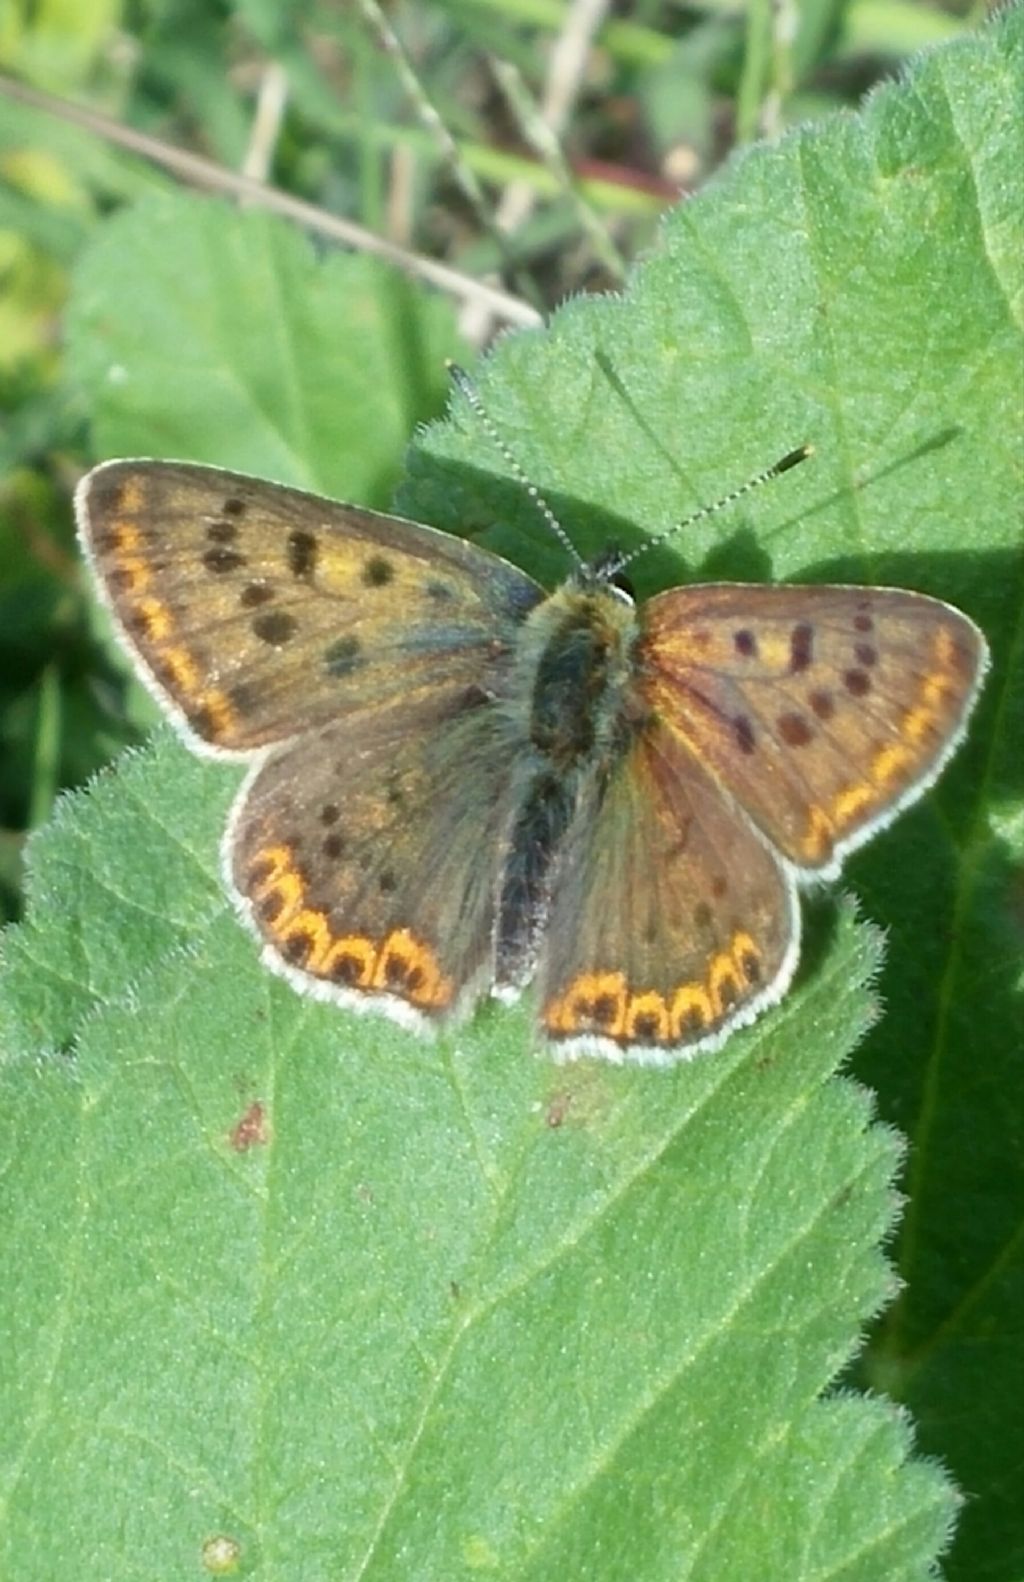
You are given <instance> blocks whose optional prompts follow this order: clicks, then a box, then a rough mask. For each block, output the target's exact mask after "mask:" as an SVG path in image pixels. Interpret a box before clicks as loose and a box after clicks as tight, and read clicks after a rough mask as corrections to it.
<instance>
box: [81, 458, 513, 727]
mask: <svg viewBox="0 0 1024 1582" xmlns="http://www.w3.org/2000/svg"><path fill="white" fill-rule="evenodd" d="M76 506H77V514H78V521H79V529H80V533H81V537H82V542H83V544H84V546H85V549H86V552H87V554H88V556H89V558H90V560H91V562H92V564H93V566H94V568H95V571H96V575H97V579H98V581H99V584H100V586H101V588H102V589H103V591H104V594H105V597H106V599H107V602H108V603H109V605H110V607H111V609H112V611H113V613H114V616H115V618H116V620H117V622H118V625H119V627H120V629H121V632H122V635H123V637H124V640H125V643H126V646H127V647H128V648H129V649H130V650H131V652H132V653H133V654H134V655H135V656H136V657H137V659H138V661H139V663H140V668H141V671H142V673H143V675H144V676H145V678H146V679H147V680H148V682H149V683H150V685H151V687H152V689H153V690H154V692H155V693H156V694H157V696H158V698H159V700H160V701H161V702H162V703H163V704H164V706H165V707H167V708H168V709H169V711H170V712H171V713H172V714H173V715H174V717H175V718H176V719H177V720H178V721H179V723H181V724H182V725H183V726H184V727H185V729H186V732H187V734H188V735H189V737H190V740H191V742H192V745H193V746H194V747H196V748H197V749H198V750H200V751H206V752H213V753H228V754H238V755H242V756H244V755H245V754H246V753H248V752H251V751H252V750H254V749H256V748H259V747H262V746H264V745H266V744H267V743H269V742H275V741H280V740H283V739H285V738H287V737H289V736H292V735H293V734H294V733H295V730H296V728H297V725H299V724H301V726H302V728H303V729H304V730H305V729H314V728H317V727H318V726H320V725H323V724H325V723H326V722H327V721H328V720H331V719H337V718H339V717H347V716H352V715H356V714H358V713H360V712H361V711H365V710H372V711H378V712H379V711H380V710H381V709H384V708H388V707H391V706H392V705H394V704H396V703H399V702H403V701H404V700H406V699H407V698H408V697H409V696H410V695H412V694H421V695H424V696H426V695H429V694H436V693H443V694H445V695H446V696H448V697H456V696H458V695H459V694H460V693H461V692H463V691H465V689H466V688H467V687H474V686H476V685H477V684H478V682H479V681H480V679H481V675H482V673H483V672H485V671H486V670H487V668H488V667H492V666H494V665H496V664H498V665H500V663H501V661H502V658H503V657H504V656H505V655H507V654H510V653H511V650H512V648H513V646H514V643H515V635H516V631H517V628H518V625H519V622H520V621H521V620H522V619H523V617H524V616H525V614H526V613H527V612H528V611H529V610H530V609H531V608H532V606H533V605H534V604H535V603H536V602H537V600H538V599H539V598H541V597H542V596H543V595H542V593H541V590H540V589H539V588H538V587H537V585H536V584H535V583H533V582H532V581H531V580H530V579H529V578H528V577H526V576H525V575H524V574H523V573H522V572H520V571H518V570H516V569H515V567H513V566H510V565H508V564H507V563H506V562H504V561H502V560H500V559H498V557H497V556H494V555H490V554H487V553H486V552H485V551H483V550H481V549H479V548H476V547H475V546H473V545H471V544H467V543H465V542H463V541H462V540H460V539H457V538H453V537H451V536H450V535H449V534H447V533H440V532H437V531H435V530H434V529H432V528H429V527H423V526H420V525H419V524H417V523H414V522H406V521H402V520H401V519H400V518H398V517H392V516H382V515H380V514H379V513H377V512H374V511H367V510H363V509H361V508H360V507H357V506H350V505H339V504H335V503H334V502H332V501H328V500H322V499H319V498H318V497H316V496H315V495H309V494H304V493H302V492H301V491H300V490H298V489H289V488H285V487H283V486H282V485H279V484H271V483H265V482H263V481H261V480H258V479H253V478H247V477H242V476H240V475H239V474H236V473H230V472H222V471H220V470H219V469H217V468H213V467H198V466H191V465H187V464H181V463H176V462H156V461H142V462H134V461H116V462H108V463H106V464H105V465H104V466H101V467H97V468H95V469H94V471H93V472H91V473H89V475H88V476H87V477H86V478H85V479H83V481H82V483H81V485H80V487H79V491H78V495H77V499H76Z"/></svg>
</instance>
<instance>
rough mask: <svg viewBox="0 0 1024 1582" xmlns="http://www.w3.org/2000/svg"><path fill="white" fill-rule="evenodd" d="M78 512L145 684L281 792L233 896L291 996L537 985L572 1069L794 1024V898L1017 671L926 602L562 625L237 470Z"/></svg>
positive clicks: (450, 564) (425, 554)
mask: <svg viewBox="0 0 1024 1582" xmlns="http://www.w3.org/2000/svg"><path fill="white" fill-rule="evenodd" d="M803 454H804V452H798V453H794V455H793V456H790V457H787V458H785V459H784V461H783V462H782V463H780V464H778V466H777V467H776V468H773V469H771V472H773V473H774V472H777V471H782V470H785V468H786V467H788V466H791V465H792V464H793V463H794V462H795V461H796V460H799V459H801V458H802V456H803ZM755 481H759V480H755ZM532 492H533V493H534V494H535V495H536V491H532ZM741 492H742V491H741ZM730 498H732V497H730ZM539 503H540V506H541V509H542V510H544V511H545V513H546V514H547V515H548V516H549V517H550V513H548V512H547V511H546V507H545V506H544V504H543V502H542V501H540V502H539ZM77 510H78V521H79V527H80V531H81V537H82V542H83V544H84V546H85V549H86V552H87V554H88V557H89V559H90V561H91V564H92V566H93V569H94V572H95V575H96V579H97V582H98V584H99V587H100V589H101V591H102V593H103V595H104V597H105V599H106V601H107V603H108V604H109V606H110V608H111V610H112V612H113V614H114V617H115V619H116V622H117V626H118V629H119V631H120V633H121V636H122V639H123V641H124V644H125V646H126V648H127V649H128V651H129V653H130V654H131V656H132V657H133V659H134V660H135V663H136V665H137V667H138V670H139V673H140V675H141V676H142V678H143V680H144V681H146V682H147V684H148V685H149V687H150V689H151V690H152V691H153V692H154V693H155V695H156V697H157V698H158V699H159V701H160V703H161V704H162V705H163V707H164V708H165V710H166V711H167V713H168V714H169V715H170V716H171V718H172V719H174V720H175V721H176V722H177V723H178V725H179V726H180V727H181V728H182V731H183V733H184V735H185V737H186V740H187V741H188V742H189V744H190V745H191V746H192V747H193V748H194V749H195V750H196V751H197V752H200V753H204V754H207V755H210V756H213V757H224V758H237V759H242V760H245V761H247V762H249V763H251V765H252V768H251V771H250V773H249V775H248V777H247V779H246V781H245V784H244V785H243V787H242V789H241V791H240V793H239V795H238V798H237V800H236V802H235V805H234V810H233V812H232V815H231V818H230V821H229V824H228V827H227V830H226V833H225V837H224V842H223V862H224V869H225V873H226V878H227V883H228V885H229V887H230V889H231V890H232V892H233V893H234V895H235V897H236V898H237V900H238V902H239V905H240V907H241V910H242V914H243V916H244V917H245V918H246V920H247V922H248V923H249V924H250V925H251V927H252V928H253V930H254V931H255V933H256V935H257V936H258V938H259V939H260V940H261V941H262V943H263V946H264V958H265V960H266V961H267V963H268V964H269V965H270V966H271V967H273V968H274V969H275V970H276V971H278V972H281V973H283V974H284V975H285V976H286V977H287V978H288V979H289V980H290V981H291V982H292V983H293V984H294V985H295V986H296V987H297V988H299V989H300V990H302V991H303V992H306V993H312V994H314V995H317V996H319V997H322V998H326V999H330V1000H334V1001H337V1002H338V1003H339V1004H341V1005H344V1006H347V1007H354V1008H356V1009H360V1010H364V1009H372V1010H380V1011H382V1012H384V1013H385V1014H387V1015H389V1016H392V1017H393V1018H395V1019H396V1020H397V1021H399V1022H402V1023H404V1024H406V1025H411V1026H414V1027H417V1028H420V1029H423V1028H429V1027H432V1026H434V1025H436V1024H440V1023H444V1022H447V1021H449V1020H452V1019H455V1018H457V1017H459V1016H462V1015H465V1014H466V1013H467V1012H468V1011H469V1010H470V1009H471V1008H472V1006H473V1005H474V1004H475V1003H476V1002H477V1001H478V1000H479V998H480V997H481V996H482V995H484V994H486V993H488V992H493V993H497V994H499V995H506V994H511V993H514V992H518V991H519V990H520V989H522V988H523V987H524V986H525V985H526V984H527V983H529V982H530V981H531V980H536V994H537V1002H538V1009H539V1019H540V1024H541V1027H542V1030H543V1033H544V1035H545V1036H546V1039H547V1040H548V1041H549V1043H550V1045H551V1046H552V1047H553V1049H554V1052H555V1053H556V1054H558V1055H561V1056H573V1055H577V1054H579V1053H581V1052H584V1051H592V1052H594V1053H597V1054H599V1055H603V1056H605V1057H607V1058H609V1059H611V1060H616V1061H619V1060H623V1059H628V1060H639V1061H652V1062H668V1061H672V1060H676V1059H679V1058H684V1057H687V1056H689V1055H692V1054H694V1053H696V1052H697V1051H698V1050H701V1049H709V1048H712V1047H714V1046H716V1045H718V1044H720V1043H721V1042H722V1041H723V1039H724V1038H725V1037H726V1036H727V1035H728V1034H729V1033H730V1032H731V1031H732V1030H733V1029H734V1028H737V1027H741V1026H743V1025H744V1024H745V1023H747V1022H750V1021H751V1020H752V1019H753V1018H754V1017H755V1016H757V1015H758V1014H759V1012H761V1011H762V1010H764V1008H765V1007H766V1006H769V1005H772V1004H774V1003H775V1002H776V1001H778V1000H779V999H780V998H781V996H782V995H783V994H784V993H785V991H786V988H787V986H788V984H789V982H790V979H791V978H792V975H793V970H794V968H795V966H796V961H797V956H798V951H799V937H800V911H799V905H798V900H797V887H798V886H799V885H800V884H802V883H806V882H808V881H811V880H817V879H820V878H823V877H831V876H833V875H834V874H836V873H837V872H838V870H839V865H840V862H841V861H842V859H843V857H844V856H845V855H846V853H847V852H849V851H852V850H853V849H854V848H855V847H857V846H859V845H861V844H862V843H863V842H864V841H866V840H868V839H869V838H870V837H871V836H872V835H873V834H874V833H875V832H876V831H877V830H879V829H881V828H883V827H884V826H885V825H886V824H888V823H889V821H890V820H891V819H892V818H894V817H895V816H896V814H897V813H898V812H900V811H901V809H903V808H904V807H906V806H908V805H909V804H910V803H911V802H913V801H915V800H916V799H917V798H918V797H919V796H920V795H921V793H922V792H923V791H924V790H925V789H926V788H927V787H928V786H929V785H930V784H931V783H932V781H933V780H934V779H935V777H936V775H937V774H938V773H939V770H940V769H941V767H942V765H943V764H944V763H945V761H946V759H947V758H948V757H949V755H950V753H951V752H952V751H953V749H954V747H955V746H956V744H957V743H958V741H959V740H960V738H961V737H962V735H963V732H964V728H965V725H966V722H967V719H968V716H969V714H970V711H971V708H972V706H973V704H974V700H975V698H976V696H977V693H978V689H979V685H980V682H981V678H982V676H983V674H984V671H985V668H986V665H987V650H986V645H985V640H984V638H983V636H982V634H981V632H980V631H979V630H978V628H977V627H976V626H975V625H974V624H973V623H972V622H971V621H969V620H968V619H967V617H966V616H964V615H962V614H961V613H960V612H959V611H958V610H956V609H953V608H952V607H951V606H949V605H947V604H943V603H940V602H939V601H938V600H936V599H932V598H928V597H925V596H924V595H923V594H919V593H910V592H902V591H900V590H898V589H892V588H870V587H790V586H781V587H761V586H747V585H743V584H730V583H714V584H707V585H703V586H694V587H684V588H675V589H671V590H670V591H668V592H665V593H662V594H659V595H658V596H656V597H655V598H652V599H650V600H649V601H648V602H647V603H646V604H644V605H643V606H642V607H641V608H639V609H638V608H637V607H636V606H635V605H634V603H633V601H632V599H631V598H630V597H629V596H628V595H627V594H625V593H624V592H623V591H622V589H621V588H620V587H618V586H617V584H616V582H615V580H614V579H615V574H616V572H617V571H618V570H619V569H620V568H621V566H622V565H623V564H624V557H618V558H616V557H606V558H605V559H604V560H603V561H602V562H598V563H596V564H593V565H586V564H584V563H583V562H581V561H579V560H578V557H577V564H576V566H575V569H574V571H573V572H572V574H571V575H570V577H569V578H568V580H567V581H566V582H565V583H564V584H563V585H562V586H561V587H559V588H558V589H557V590H556V591H555V592H553V593H548V592H545V591H544V590H543V589H542V588H541V587H539V586H538V585H537V583H535V582H534V581H532V580H531V578H529V577H528V576H526V575H525V574H524V573H523V572H522V571H520V570H518V569H517V568H516V567H514V566H512V565H509V564H508V563H506V562H505V561H503V560H501V559H499V558H498V557H497V556H495V555H492V554H489V553H487V552H486V551H484V550H482V549H479V548H477V547H474V546H472V545H470V544H468V543H466V542H463V541H462V540H460V539H457V538H453V537H450V536H449V535H447V534H444V533H441V532H438V531H435V530H434V529H432V528H429V527H424V526H421V525H419V524H418V523H415V522H407V521H403V520H401V519H400V518H398V517H393V516H383V515H379V514H377V513H375V512H373V511H367V510H363V509H361V508H359V507H356V506H350V505H339V504H335V503H333V502H331V501H328V500H324V499H320V498H318V497H317V496H315V495H310V494H305V493H302V492H300V491H299V490H296V489H290V488H284V487H282V486H281V485H278V484H273V483H266V482H263V481H261V480H259V479H255V478H248V477H242V476H239V475H237V474H234V473H230V472H221V471H219V470H216V469H214V468H210V467H200V466H191V465H185V464H180V463H173V462H156V461H116V462H109V463H107V464H106V465H104V466H101V467H97V468H96V469H95V470H94V471H93V472H91V473H90V474H89V475H88V477H87V478H85V479H84V480H83V482H82V484H81V486H80V488H79V491H78V496H77ZM556 526H557V525H556ZM558 531H559V534H560V536H562V537H563V541H564V536H563V535H562V534H561V532H560V530H558Z"/></svg>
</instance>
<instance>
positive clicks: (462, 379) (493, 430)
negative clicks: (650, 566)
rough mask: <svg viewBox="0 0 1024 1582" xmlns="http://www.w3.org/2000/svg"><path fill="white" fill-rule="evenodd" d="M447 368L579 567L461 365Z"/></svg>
mask: <svg viewBox="0 0 1024 1582" xmlns="http://www.w3.org/2000/svg"><path fill="white" fill-rule="evenodd" d="M448 372H449V374H450V375H451V379H452V383H453V384H454V385H455V386H456V388H457V389H458V390H459V391H460V392H461V393H462V394H463V395H464V396H465V398H466V400H467V401H468V402H469V404H470V406H471V407H472V408H473V411H474V412H475V414H476V416H477V417H478V418H479V419H480V426H481V427H482V429H483V431H484V433H485V434H486V435H487V437H488V439H489V440H490V441H491V444H492V445H493V446H494V447H495V449H496V450H498V451H499V452H500V453H501V455H502V457H503V458H504V460H505V463H506V465H507V466H508V468H509V471H510V472H511V473H512V476H513V477H514V478H515V479H516V481H517V483H520V484H521V485H522V486H523V488H524V489H525V490H526V493H527V494H528V495H529V497H530V499H531V500H532V501H533V503H534V505H535V506H536V507H537V510H538V511H539V512H540V514H541V516H542V517H543V518H544V520H545V522H546V523H547V524H548V527H550V529H551V531H552V533H554V535H555V537H556V538H557V539H558V542H559V543H560V544H561V546H562V548H563V549H564V550H565V552H566V554H567V555H568V556H569V558H570V560H572V561H573V562H574V563H575V565H577V566H579V567H580V568H582V566H583V558H582V556H581V555H580V552H579V550H578V549H577V548H576V546H575V544H574V543H573V541H572V539H571V538H570V537H569V535H568V533H567V532H566V531H565V528H564V527H563V526H562V524H561V522H560V521H559V520H558V518H557V516H556V515H555V513H554V511H552V509H551V507H550V505H548V502H547V501H546V500H545V498H544V496H543V495H542V494H541V492H540V490H539V489H538V488H537V485H536V484H535V483H531V482H530V480H529V478H528V477H527V476H526V473H525V472H524V471H523V469H522V467H521V466H520V465H519V462H518V461H517V460H516V457H515V454H514V453H513V451H512V450H511V448H510V447H509V445H508V444H507V443H506V441H505V440H504V439H503V438H502V436H501V434H500V433H499V432H498V428H497V425H496V424H495V423H494V421H493V419H492V418H491V416H490V414H489V413H488V411H487V409H486V407H485V406H484V404H483V402H482V401H481V399H480V393H479V391H478V390H477V388H476V385H475V384H474V383H473V381H472V379H471V378H470V377H469V375H468V373H467V372H466V370H465V369H464V368H460V367H459V365H458V363H453V362H449V364H448Z"/></svg>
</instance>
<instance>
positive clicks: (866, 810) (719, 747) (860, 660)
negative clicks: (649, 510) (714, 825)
mask: <svg viewBox="0 0 1024 1582" xmlns="http://www.w3.org/2000/svg"><path fill="white" fill-rule="evenodd" d="M642 624H643V635H642V638H641V642H640V645H639V649H638V662H639V664H640V666H641V669H642V670H643V672H644V674H645V676H646V678H647V679H646V685H647V690H648V696H649V698H650V699H651V701H652V705H653V707H654V708H655V709H656V710H657V712H658V714H659V716H660V717H661V718H662V719H664V720H665V721H666V722H667V723H668V725H669V726H670V728H671V729H672V730H673V731H674V732H675V733H676V734H677V735H678V737H679V739H680V740H681V741H682V742H684V743H685V744H686V746H687V747H688V748H689V750H690V752H691V753H692V754H693V756H694V758H695V759H696V760H697V761H698V762H700V763H701V764H703V765H704V766H705V767H706V768H707V770H708V771H709V772H710V773H711V774H712V775H713V777H714V778H715V780H716V781H717V782H718V784H719V785H720V787H721V788H722V790H723V792H724V793H725V794H726V796H728V797H729V798H730V799H731V800H732V801H733V802H734V803H735V804H737V805H739V807H741V808H742V809H743V810H744V811H745V812H746V813H747V815H748V816H749V817H750V818H751V820H752V821H753V822H754V823H755V824H756V825H757V827H758V829H760V830H761V831H762V832H763V833H764V835H765V836H767V838H768V839H769V840H770V841H771V843H772V844H773V846H775V847H776V848H777V849H778V851H779V852H780V853H781V854H782V855H783V856H784V857H785V858H787V859H788V861H789V862H791V863H792V864H794V865H795V866H796V867H798V868H801V869H807V870H811V871H817V872H822V871H826V872H827V871H829V870H832V871H834V870H835V867H836V865H837V863H838V861H839V859H841V857H842V855H843V854H844V852H845V851H847V850H849V849H851V848H852V847H854V846H856V845H858V844H860V842H861V841H863V840H865V839H867V838H868V837H869V836H870V835H871V833H872V832H873V831H874V830H875V829H877V828H879V827H881V826H882V825H883V824H884V823H886V822H887V821H888V820H889V819H890V818H891V817H893V816H894V814H895V813H896V812H898V811H899V810H900V809H901V808H902V807H905V806H906V805H907V804H908V803H909V802H911V801H913V800H914V799H915V798H916V797H917V796H919V795H920V794H921V792H922V791H923V790H924V789H925V788H926V787H927V786H928V785H929V784H930V783H931V781H932V780H933V779H934V778H935V776H936V774H937V773H938V771H939V769H940V767H941V766H942V764H943V762H944V761H945V759H946V758H947V757H948V755H949V753H950V752H951V751H952V749H953V747H954V746H955V745H956V743H957V741H958V740H959V738H960V736H961V734H962V732H963V728H964V724H965V721H966V719H967V716H968V714H969V712H970V709H971V706H972V703H973V700H974V698H975V695H976V693H977V690H978V686H979V684H980V680H981V676H982V674H983V672H984V669H985V666H986V663H987V652H986V647H985V641H984V638H983V637H982V635H981V633H980V632H979V631H978V629H977V627H976V626H974V624H973V623H972V622H971V621H969V620H968V619H967V617H966V616H964V615H962V614H961V613H960V611H959V610H955V609H953V608H951V607H950V606H949V605H947V604H942V603H940V602H939V601H938V600H937V599H932V598H928V597H927V596H925V595H924V594H919V593H907V592H903V591H900V590H898V589H890V588H860V587H748V586H746V585H740V584H729V583H724V584H714V585H711V584H709V585H705V586H699V587H692V588H677V589H672V590H671V591H669V592H667V593H663V594H661V595H659V596H658V597H657V598H654V599H652V600H651V602H650V603H649V604H648V605H647V606H646V607H645V609H644V610H643V612H642Z"/></svg>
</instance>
